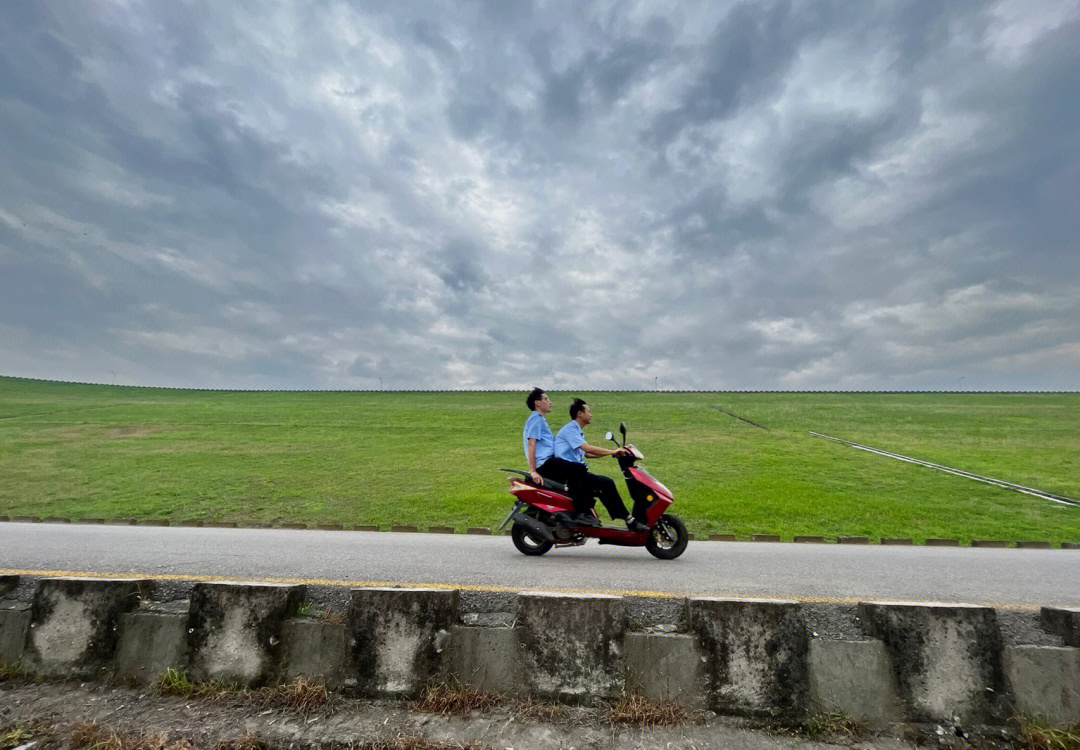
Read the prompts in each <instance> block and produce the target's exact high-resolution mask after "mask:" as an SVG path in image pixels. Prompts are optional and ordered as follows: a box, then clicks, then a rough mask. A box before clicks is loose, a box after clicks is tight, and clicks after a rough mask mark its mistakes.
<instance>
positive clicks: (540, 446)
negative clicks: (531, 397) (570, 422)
mask: <svg viewBox="0 0 1080 750" xmlns="http://www.w3.org/2000/svg"><path fill="white" fill-rule="evenodd" d="M529 438H535V440H536V465H537V466H538V467H539V466H542V465H543V464H544V462H545V461H547V460H548V459H549V458H551V455H552V454H553V453H554V452H555V436H554V435H552V434H551V428H550V427H548V423H547V420H546V419H544V415H543V414H541V413H540V412H538V411H534V412H533V413H532V414H530V415H529V418H528V419H526V420H525V430H524V432H523V433H522V437H521V442H522V443H523V444H524V446H525V463H526V464H528V463H529Z"/></svg>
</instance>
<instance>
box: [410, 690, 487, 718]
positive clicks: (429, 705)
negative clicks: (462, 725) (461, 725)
mask: <svg viewBox="0 0 1080 750" xmlns="http://www.w3.org/2000/svg"><path fill="white" fill-rule="evenodd" d="M501 704H502V698H500V697H499V696H497V695H491V694H490V693H477V692H475V691H473V690H466V689H464V688H450V687H446V686H439V685H437V686H434V687H429V688H426V689H425V690H424V693H423V695H421V696H420V700H418V701H416V702H415V703H413V704H412V705H411V706H410V707H411V708H412V709H413V710H415V711H422V712H424V713H429V714H439V715H440V716H451V715H454V716H461V715H463V714H469V713H472V712H473V711H490V710H491V709H493V708H495V707H496V706H499V705H501Z"/></svg>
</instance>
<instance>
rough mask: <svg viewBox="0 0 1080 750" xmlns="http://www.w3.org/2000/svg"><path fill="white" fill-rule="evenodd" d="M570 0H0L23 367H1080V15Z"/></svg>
mask: <svg viewBox="0 0 1080 750" xmlns="http://www.w3.org/2000/svg"><path fill="white" fill-rule="evenodd" d="M570 5H571V6H572V7H573V10H570V11H568V10H567V7H566V4H558V6H548V5H545V4H541V3H536V4H530V3H509V2H503V1H502V0H498V1H495V0H492V1H491V2H477V3H459V2H454V3H445V4H441V5H440V4H435V3H426V2H425V3H417V4H408V3H398V2H394V3H378V2H367V3H355V4H350V3H344V2H322V3H314V4H302V5H300V4H295V5H294V4H285V5H280V6H270V5H268V4H264V3H252V4H244V3H216V2H190V3H139V2H109V3H106V2H85V3H48V2H43V3H35V4H30V3H6V4H4V5H3V6H2V7H0V20H2V23H0V154H2V162H0V163H2V164H3V168H2V169H0V362H2V364H0V374H10V375H23V376H31V377H48V378H59V379H76V380H92V381H101V382H113V380H114V379H115V380H116V381H117V382H127V383H137V384H147V385H180V386H210V387H213V386H219V387H331V388H338V387H340V388H365V387H394V388H405V387H442V386H450V387H526V386H530V385H532V384H543V385H545V386H547V387H552V388H555V387H569V388H582V387H595V388H621V387H630V388H639V387H651V386H653V384H654V383H655V384H658V385H659V386H660V387H668V388H680V387H683V388H691V387H705V388H955V387H957V386H958V385H959V384H960V378H963V379H964V380H963V387H965V388H1006V389H1008V388H1050V389H1076V388H1080V375H1078V373H1080V285H1078V284H1077V281H1078V280H1080V240H1078V237H1080V97H1078V96H1077V92H1078V91H1080V43H1078V42H1077V40H1078V39H1080V10H1078V7H1077V5H1076V4H1075V3H1074V2H1069V1H1068V0H1063V1H1062V2H1046V1H1040V2H1030V3H1023V2H1001V3H997V4H966V3H927V2H921V1H920V2H909V3H904V2H881V3H869V2H867V3H856V4H850V3H844V4H840V3H836V4H833V3H783V2H777V3H767V2H766V3H758V2H754V3H744V4H725V3H708V4H704V5H701V6H683V7H682V8H681V9H679V10H677V11H675V12H671V11H670V10H667V9H668V8H669V6H670V4H669V3H649V2H639V3H633V4H630V3H604V4H600V3H593V4H587V5H586V4H570ZM298 6H299V7H298Z"/></svg>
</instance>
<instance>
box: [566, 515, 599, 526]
mask: <svg viewBox="0 0 1080 750" xmlns="http://www.w3.org/2000/svg"><path fill="white" fill-rule="evenodd" d="M571 518H573V519H574V523H576V524H578V525H580V526H599V525H600V519H599V518H597V517H596V516H594V515H593V514H592V513H575V514H574V515H572V516H571Z"/></svg>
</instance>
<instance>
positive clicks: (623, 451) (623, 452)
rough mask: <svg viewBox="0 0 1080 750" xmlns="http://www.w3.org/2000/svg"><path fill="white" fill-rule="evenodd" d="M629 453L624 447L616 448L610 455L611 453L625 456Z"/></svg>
mask: <svg viewBox="0 0 1080 750" xmlns="http://www.w3.org/2000/svg"><path fill="white" fill-rule="evenodd" d="M629 453H630V451H628V450H626V448H616V449H615V450H614V451H612V452H611V455H613V456H626V455H629Z"/></svg>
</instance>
